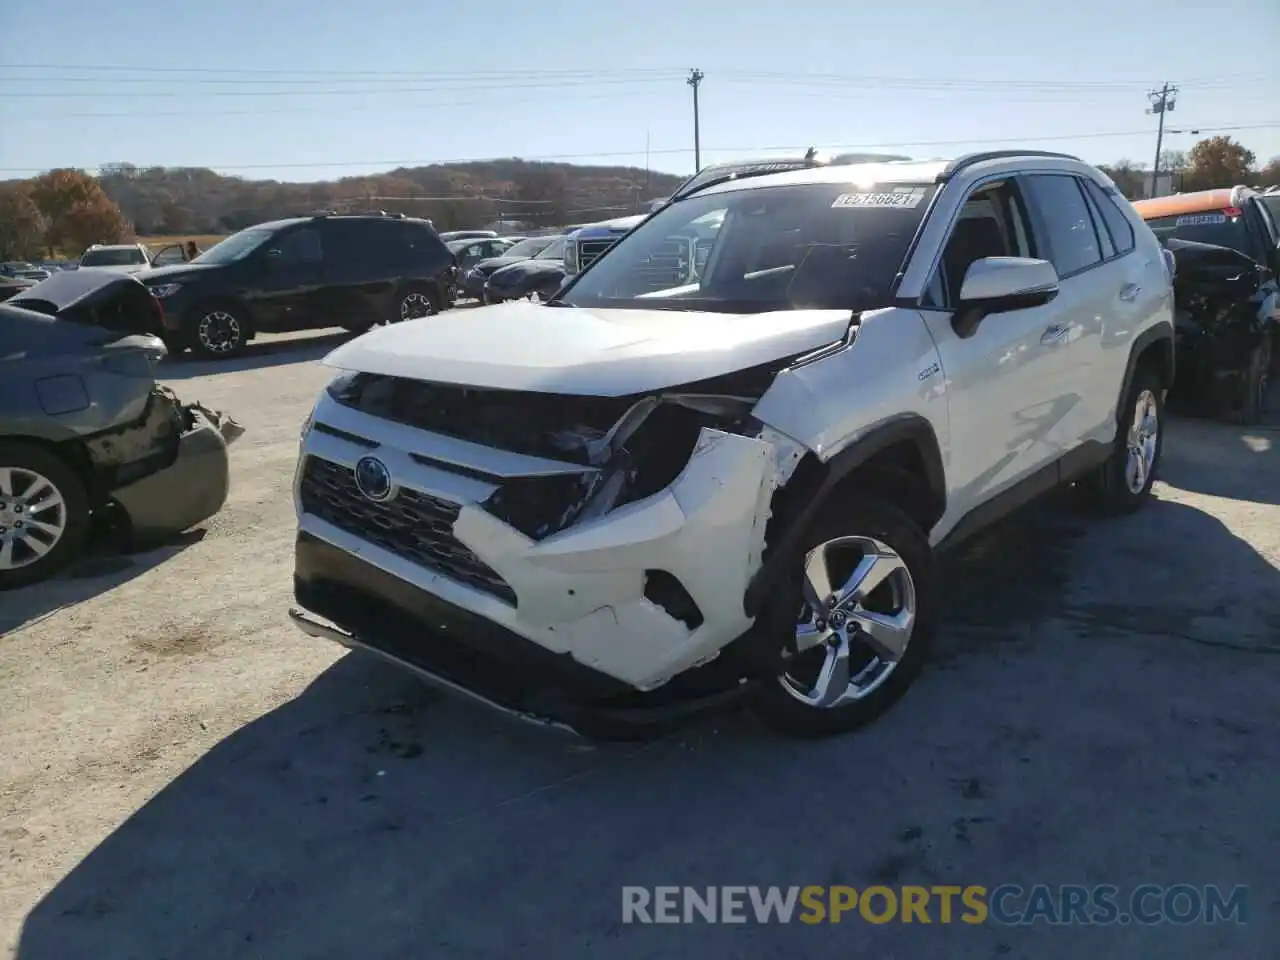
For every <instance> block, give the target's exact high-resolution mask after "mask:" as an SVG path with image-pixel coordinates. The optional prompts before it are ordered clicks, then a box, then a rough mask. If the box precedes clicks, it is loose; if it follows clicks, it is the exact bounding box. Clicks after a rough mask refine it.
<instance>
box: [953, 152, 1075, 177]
mask: <svg viewBox="0 0 1280 960" xmlns="http://www.w3.org/2000/svg"><path fill="white" fill-rule="evenodd" d="M1013 157H1052V158H1053V159H1055V160H1075V161H1077V162H1078V161H1079V160H1080V158H1079V157H1074V156H1072V155H1071V154H1069V153H1055V152H1054V151H1052V150H984V151H982V152H981V153H969V154H965V155H964V156H963V157H957V158H956V159H954V160H952V161H951V162H950V163H948V164H947V166H946V167H945V169H943V171H942V172H941V173H940V174H938V183H946V182H947V181H948V180H950V179H951V178H952V177H954V176H955V175H956V174H957V173H959V172H960V171H961V170H964V169H965V168H966V167H971V166H973V165H974V164H975V163H982V162H983V161H985V160H1004V159H1006V158H1013Z"/></svg>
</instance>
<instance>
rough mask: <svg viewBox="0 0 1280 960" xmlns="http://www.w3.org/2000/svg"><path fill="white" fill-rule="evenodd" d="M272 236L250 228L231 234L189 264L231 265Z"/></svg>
mask: <svg viewBox="0 0 1280 960" xmlns="http://www.w3.org/2000/svg"><path fill="white" fill-rule="evenodd" d="M274 235H275V234H274V233H273V231H271V230H262V229H260V228H258V227H250V228H249V229H247V230H241V231H240V232H239V233H233V234H232V235H231V236H229V237H227V239H225V240H223V241H222V242H221V243H215V244H214V245H213V246H212V247H210V248H209V249H208V250H206V251H205V252H204V253H202V254H200V256H198V257H196V258H195V259H194V260H192V261H191V262H192V263H231V262H232V261H234V260H241V259H243V258H245V257H247V256H248V255H249V254H251V253H253V251H255V250H257V249H258V247H260V246H262V245H263V244H264V243H266V242H267V241H268V240H270V239H271V237H273V236H274Z"/></svg>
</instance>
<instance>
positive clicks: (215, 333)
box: [196, 310, 243, 354]
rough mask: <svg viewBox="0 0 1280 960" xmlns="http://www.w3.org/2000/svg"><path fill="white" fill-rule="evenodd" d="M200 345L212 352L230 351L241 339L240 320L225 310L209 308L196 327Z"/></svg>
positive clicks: (224, 352)
mask: <svg viewBox="0 0 1280 960" xmlns="http://www.w3.org/2000/svg"><path fill="white" fill-rule="evenodd" d="M196 336H197V337H199V338H200V346H202V347H203V348H204V349H205V350H206V351H207V352H209V353H212V354H227V353H231V352H232V351H233V350H235V349H236V347H238V346H239V345H240V343H241V341H242V339H243V333H242V331H241V329H240V321H239V320H237V319H236V318H235V316H234V315H232V314H230V313H228V312H227V311H226V310H210V311H209V312H208V313H206V314H205V315H204V316H203V317H201V318H200V323H199V325H198V326H197V327H196Z"/></svg>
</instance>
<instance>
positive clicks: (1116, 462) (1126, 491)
mask: <svg viewBox="0 0 1280 960" xmlns="http://www.w3.org/2000/svg"><path fill="white" fill-rule="evenodd" d="M1148 395H1149V396H1150V398H1151V399H1152V400H1153V401H1154V403H1155V417H1156V434H1155V452H1154V454H1153V456H1152V459H1151V466H1150V468H1149V469H1148V470H1147V475H1146V477H1145V480H1144V482H1143V484H1142V487H1141V489H1133V488H1131V487H1130V485H1129V480H1128V476H1127V472H1128V462H1129V432H1130V426H1131V425H1132V424H1133V421H1134V417H1135V415H1136V412H1137V407H1138V402H1139V399H1141V398H1144V397H1146V396H1148ZM1119 420H1120V425H1119V428H1118V429H1117V430H1116V439H1115V443H1114V445H1113V446H1112V448H1111V455H1110V456H1109V457H1108V458H1107V461H1106V462H1105V463H1104V464H1103V465H1102V466H1101V467H1099V468H1098V470H1097V471H1096V472H1095V473H1094V474H1093V475H1092V476H1090V477H1087V478H1086V479H1085V480H1084V482H1083V483H1082V486H1083V488H1084V492H1085V494H1086V497H1087V499H1088V501H1089V503H1090V505H1091V506H1092V507H1093V508H1094V509H1095V510H1097V511H1098V512H1100V513H1102V514H1103V515H1105V516H1124V515H1126V514H1130V513H1133V512H1134V511H1135V510H1137V509H1138V508H1140V507H1141V506H1142V505H1143V504H1144V503H1146V502H1147V501H1148V500H1149V499H1150V498H1151V486H1152V484H1154V483H1155V480H1156V476H1157V475H1158V473H1159V471H1160V456H1161V454H1162V453H1163V451H1164V428H1165V420H1164V381H1163V380H1162V379H1161V377H1160V376H1159V375H1158V374H1157V373H1156V372H1155V371H1154V370H1152V369H1151V368H1149V367H1139V368H1138V369H1137V370H1136V371H1135V372H1134V375H1133V382H1132V383H1131V384H1130V385H1129V392H1128V394H1127V395H1126V396H1125V402H1124V407H1123V408H1122V410H1121V412H1120V417H1119Z"/></svg>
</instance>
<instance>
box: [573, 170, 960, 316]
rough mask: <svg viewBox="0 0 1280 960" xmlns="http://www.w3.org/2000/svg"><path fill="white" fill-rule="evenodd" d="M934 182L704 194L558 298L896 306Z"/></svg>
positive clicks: (679, 304) (678, 206)
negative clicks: (897, 289) (901, 279)
mask: <svg viewBox="0 0 1280 960" xmlns="http://www.w3.org/2000/svg"><path fill="white" fill-rule="evenodd" d="M934 190H935V187H934V186H933V185H932V184H909V185H908V184H890V185H881V186H869V187H867V186H866V185H863V188H862V189H859V188H857V187H853V186H850V185H849V184H841V183H817V184H801V185H794V186H783V187H762V188H759V189H744V190H735V191H732V192H728V193H715V194H710V195H701V194H695V195H693V196H692V197H689V198H688V199H686V200H681V201H679V202H677V203H673V204H671V205H670V206H668V207H666V208H664V209H663V210H662V211H660V212H659V213H657V214H655V215H654V216H653V218H652V219H650V220H648V221H647V222H646V223H644V224H642V225H641V226H639V227H637V228H636V229H635V230H633V231H632V232H631V233H629V234H628V235H627V236H626V237H624V238H623V239H621V240H619V241H618V242H617V243H616V244H615V245H614V246H613V247H612V248H611V249H610V250H609V252H608V253H607V254H605V255H603V256H601V257H600V259H598V260H597V261H596V262H595V263H594V264H592V266H591V267H590V269H588V270H587V271H585V272H584V273H583V274H582V275H581V276H580V278H579V279H578V281H577V282H576V283H575V284H573V286H571V287H570V288H569V289H568V291H566V293H565V294H564V295H563V296H562V297H560V298H559V300H558V302H560V303H563V304H565V305H568V306H580V307H585V306H591V307H620V308H643V309H666V310H710V311H715V312H721V313H764V312H767V311H770V310H801V309H838V310H851V311H857V310H869V309H873V308H875V307H882V306H886V305H888V304H889V303H890V302H891V301H892V291H893V287H894V284H895V281H896V278H897V275H898V271H899V270H900V269H901V267H902V262H903V260H904V259H905V257H906V254H907V250H908V248H909V247H910V245H911V240H912V237H914V236H915V232H916V229H917V228H918V227H919V225H920V221H921V220H922V219H923V217H924V213H925V210H926V209H927V208H928V206H929V200H930V198H931V197H932V195H933V192H934Z"/></svg>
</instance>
